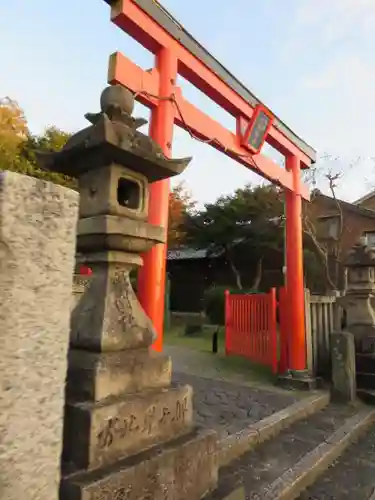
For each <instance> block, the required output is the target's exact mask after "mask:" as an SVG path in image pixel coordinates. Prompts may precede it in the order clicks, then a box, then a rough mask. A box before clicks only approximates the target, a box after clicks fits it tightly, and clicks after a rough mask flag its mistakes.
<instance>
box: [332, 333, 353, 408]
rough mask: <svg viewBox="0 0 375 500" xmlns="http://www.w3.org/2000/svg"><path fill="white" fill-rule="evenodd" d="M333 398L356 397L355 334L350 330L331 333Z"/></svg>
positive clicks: (345, 400)
mask: <svg viewBox="0 0 375 500" xmlns="http://www.w3.org/2000/svg"><path fill="white" fill-rule="evenodd" d="M331 358H332V398H333V399H335V400H336V401H342V402H353V401H355V399H356V391H357V386H356V369H355V342H354V335H352V334H351V333H349V332H333V333H331Z"/></svg>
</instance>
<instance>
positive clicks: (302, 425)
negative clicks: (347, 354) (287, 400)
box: [210, 405, 360, 500]
mask: <svg viewBox="0 0 375 500" xmlns="http://www.w3.org/2000/svg"><path fill="white" fill-rule="evenodd" d="M354 413H355V409H353V408H350V407H345V406H335V405H330V406H328V407H327V408H325V409H323V410H321V411H319V412H317V413H316V414H314V415H312V416H310V417H308V418H306V419H305V420H302V421H300V422H296V423H294V424H293V426H291V427H290V428H288V429H286V430H284V431H282V432H281V433H280V434H279V435H278V436H276V437H275V438H274V439H271V440H270V441H267V442H265V443H263V444H262V445H260V446H259V448H256V449H255V450H253V451H251V452H249V453H246V454H245V455H243V456H242V457H241V458H239V459H237V460H235V461H234V462H232V463H231V464H230V465H229V466H228V467H224V468H222V469H220V477H219V488H218V491H217V492H215V493H214V494H213V495H212V496H211V497H210V500H216V499H218V498H221V496H220V495H223V494H224V493H225V492H226V491H230V490H231V489H233V488H234V487H236V486H240V485H243V486H244V488H245V492H246V499H252V500H256V499H258V500H259V499H260V498H262V497H261V494H262V492H264V490H265V488H267V486H269V485H270V484H271V483H273V481H275V480H276V479H277V478H278V477H280V476H281V475H282V474H283V473H284V472H285V471H287V470H288V469H289V468H291V467H293V466H294V465H295V464H296V463H297V462H298V461H299V460H300V459H301V458H302V457H303V456H304V455H306V453H308V452H310V451H311V450H313V449H314V448H315V447H316V446H318V445H319V444H320V443H321V442H323V441H325V440H326V439H327V438H328V437H329V436H330V435H331V434H332V433H333V432H335V431H336V430H337V429H338V428H339V427H340V426H341V425H343V423H344V422H345V420H346V419H347V418H349V417H351V416H352V415H353V414H354ZM306 498H309V497H304V499H303V500H306ZM313 498H314V497H313ZM319 498H320V497H319ZM321 498H325V499H328V498H330V499H335V500H336V497H321ZM348 498H349V497H348ZM350 498H351V499H352V500H354V499H355V500H357V499H358V500H360V498H359V497H357V496H352V497H350Z"/></svg>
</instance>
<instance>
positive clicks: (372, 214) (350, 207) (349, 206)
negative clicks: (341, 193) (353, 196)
mask: <svg viewBox="0 0 375 500" xmlns="http://www.w3.org/2000/svg"><path fill="white" fill-rule="evenodd" d="M316 197H317V198H318V197H319V198H321V199H325V200H327V201H330V202H332V203H335V200H334V199H333V198H332V197H331V196H327V195H325V194H322V193H319V194H317V195H316ZM337 202H338V203H340V205H341V207H342V208H343V209H344V210H347V211H349V212H354V213H356V214H358V215H361V216H362V217H369V218H370V219H375V210H371V209H370V208H364V207H361V206H359V205H356V204H354V203H349V202H347V201H343V200H339V199H338V200H337ZM332 215H333V214H332ZM324 217H328V215H322V218H324Z"/></svg>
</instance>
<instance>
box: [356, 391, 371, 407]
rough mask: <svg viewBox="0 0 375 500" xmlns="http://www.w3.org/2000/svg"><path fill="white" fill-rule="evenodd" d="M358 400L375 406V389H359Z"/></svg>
mask: <svg viewBox="0 0 375 500" xmlns="http://www.w3.org/2000/svg"><path fill="white" fill-rule="evenodd" d="M357 396H358V398H359V399H360V400H361V401H363V402H364V403H367V404H370V405H375V389H363V388H359V389H357Z"/></svg>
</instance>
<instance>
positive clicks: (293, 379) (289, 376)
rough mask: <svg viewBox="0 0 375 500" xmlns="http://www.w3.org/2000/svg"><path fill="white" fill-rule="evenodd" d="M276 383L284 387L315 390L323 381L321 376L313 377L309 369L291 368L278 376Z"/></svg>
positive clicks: (296, 389) (297, 389) (295, 389)
mask: <svg viewBox="0 0 375 500" xmlns="http://www.w3.org/2000/svg"><path fill="white" fill-rule="evenodd" d="M276 384H277V385H278V386H279V387H282V388H283V389H289V390H294V391H314V390H315V389H318V388H319V387H320V386H321V384H322V382H321V380H320V379H319V378H316V377H313V376H312V375H311V374H310V373H309V372H308V371H307V370H298V371H297V370H289V371H288V372H287V373H285V374H283V375H279V376H278V378H277V381H276Z"/></svg>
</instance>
